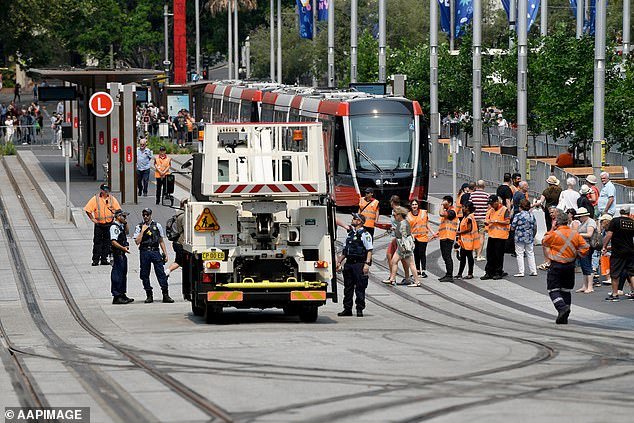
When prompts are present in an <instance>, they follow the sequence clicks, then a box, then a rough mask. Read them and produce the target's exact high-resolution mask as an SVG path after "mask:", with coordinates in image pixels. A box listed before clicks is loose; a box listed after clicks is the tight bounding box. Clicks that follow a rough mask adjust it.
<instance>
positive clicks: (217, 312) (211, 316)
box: [205, 303, 222, 324]
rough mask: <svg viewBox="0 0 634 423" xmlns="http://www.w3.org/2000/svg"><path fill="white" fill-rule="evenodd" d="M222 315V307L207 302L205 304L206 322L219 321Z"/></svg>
mask: <svg viewBox="0 0 634 423" xmlns="http://www.w3.org/2000/svg"><path fill="white" fill-rule="evenodd" d="M221 316H222V307H218V306H217V305H214V304H210V303H207V305H206V306H205V323H207V324H209V323H218V322H219V320H220V317H221Z"/></svg>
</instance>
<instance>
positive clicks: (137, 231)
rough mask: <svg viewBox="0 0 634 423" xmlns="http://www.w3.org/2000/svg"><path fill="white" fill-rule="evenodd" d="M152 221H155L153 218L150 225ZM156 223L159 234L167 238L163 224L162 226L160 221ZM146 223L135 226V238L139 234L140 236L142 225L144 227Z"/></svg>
mask: <svg viewBox="0 0 634 423" xmlns="http://www.w3.org/2000/svg"><path fill="white" fill-rule="evenodd" d="M152 222H154V221H153V220H152V221H150V223H149V224H148V227H149V226H150V225H151V224H152ZM154 223H155V224H156V227H157V228H158V230H159V235H160V236H161V238H165V231H164V230H163V226H161V224H160V223H158V222H154ZM143 225H144V223H139V224H138V225H136V227H135V228H134V235H133V238H136V237H137V236H139V234H140V233H141V227H143Z"/></svg>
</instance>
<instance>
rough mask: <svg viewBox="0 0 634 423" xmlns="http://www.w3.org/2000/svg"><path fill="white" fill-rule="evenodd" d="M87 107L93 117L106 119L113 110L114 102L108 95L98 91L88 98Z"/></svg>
mask: <svg viewBox="0 0 634 423" xmlns="http://www.w3.org/2000/svg"><path fill="white" fill-rule="evenodd" d="M88 106H89V107H90V111H91V112H92V114H93V115H95V116H97V117H106V116H108V115H109V114H110V113H112V110H113V109H114V101H113V100H112V97H110V94H108V93H106V92H103V91H98V92H96V93H94V94H93V95H91V96H90V101H89V102H88Z"/></svg>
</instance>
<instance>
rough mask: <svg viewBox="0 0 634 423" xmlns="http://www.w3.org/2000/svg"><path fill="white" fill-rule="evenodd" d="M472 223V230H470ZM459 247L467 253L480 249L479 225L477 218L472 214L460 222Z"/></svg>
mask: <svg viewBox="0 0 634 423" xmlns="http://www.w3.org/2000/svg"><path fill="white" fill-rule="evenodd" d="M469 222H471V229H469ZM458 245H460V246H461V247H462V248H463V249H465V250H466V251H474V250H477V249H478V248H480V234H479V233H478V223H477V222H476V220H475V216H474V215H473V213H471V214H470V215H469V216H467V217H465V218H464V219H462V221H461V222H460V235H459V237H458Z"/></svg>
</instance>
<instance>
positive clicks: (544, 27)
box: [540, 0, 548, 37]
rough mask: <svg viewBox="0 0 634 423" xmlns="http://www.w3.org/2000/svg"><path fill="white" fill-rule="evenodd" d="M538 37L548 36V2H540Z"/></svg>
mask: <svg viewBox="0 0 634 423" xmlns="http://www.w3.org/2000/svg"><path fill="white" fill-rule="evenodd" d="M540 21H541V22H540V35H541V36H542V37H545V36H546V35H548V0H542V10H541V19H540Z"/></svg>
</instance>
